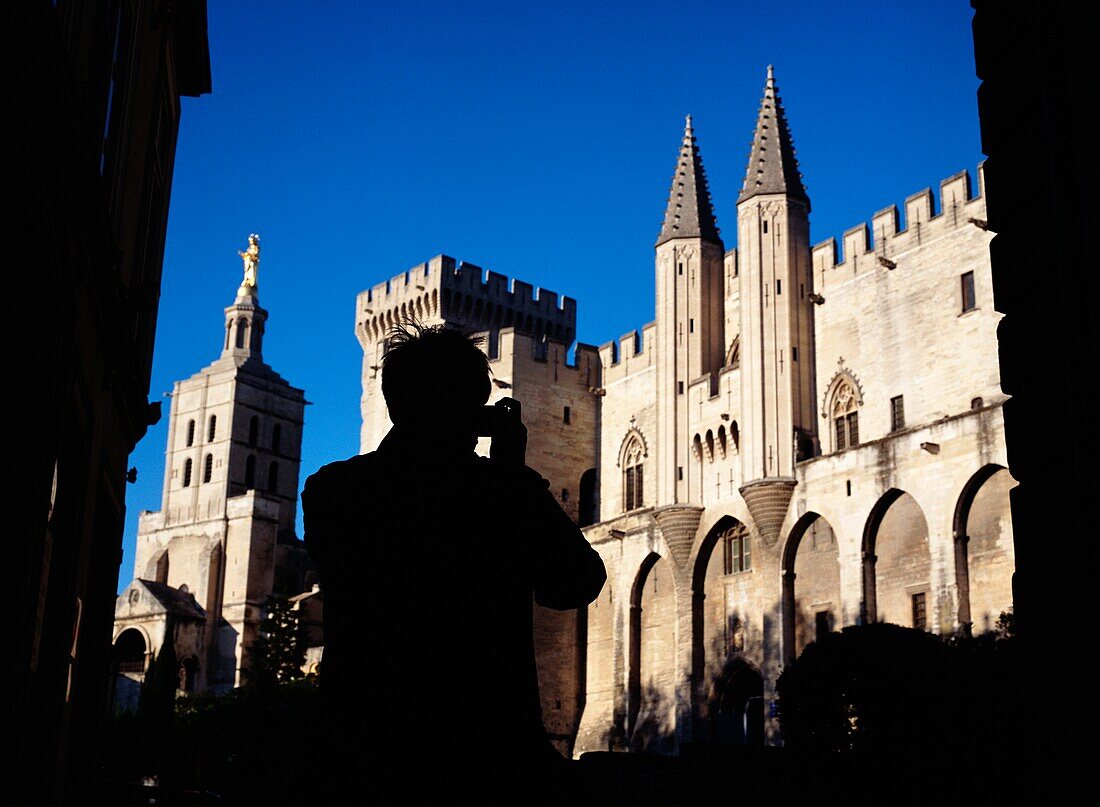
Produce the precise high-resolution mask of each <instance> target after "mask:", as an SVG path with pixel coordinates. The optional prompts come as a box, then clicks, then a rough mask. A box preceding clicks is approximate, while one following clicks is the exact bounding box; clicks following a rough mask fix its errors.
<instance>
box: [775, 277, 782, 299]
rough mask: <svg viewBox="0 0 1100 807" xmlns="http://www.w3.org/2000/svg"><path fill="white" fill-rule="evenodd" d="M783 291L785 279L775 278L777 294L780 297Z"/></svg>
mask: <svg viewBox="0 0 1100 807" xmlns="http://www.w3.org/2000/svg"><path fill="white" fill-rule="evenodd" d="M782 293H783V281H782V280H780V279H779V278H776V279H775V296H776V297H778V296H779V295H780V294H782Z"/></svg>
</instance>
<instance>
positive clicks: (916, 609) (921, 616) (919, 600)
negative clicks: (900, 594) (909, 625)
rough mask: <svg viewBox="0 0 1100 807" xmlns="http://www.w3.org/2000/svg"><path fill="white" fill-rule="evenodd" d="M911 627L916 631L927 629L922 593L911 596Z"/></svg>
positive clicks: (926, 614)
mask: <svg viewBox="0 0 1100 807" xmlns="http://www.w3.org/2000/svg"><path fill="white" fill-rule="evenodd" d="M913 627H914V628H916V629H917V630H927V629H928V613H927V610H926V605H925V599H924V593H923V592H921V593H920V594H914V595H913Z"/></svg>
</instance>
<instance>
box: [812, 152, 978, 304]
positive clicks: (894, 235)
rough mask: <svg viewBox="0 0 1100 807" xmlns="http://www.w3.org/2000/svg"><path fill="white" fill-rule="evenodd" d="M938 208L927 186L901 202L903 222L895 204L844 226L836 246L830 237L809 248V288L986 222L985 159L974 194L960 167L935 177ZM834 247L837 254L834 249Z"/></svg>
mask: <svg viewBox="0 0 1100 807" xmlns="http://www.w3.org/2000/svg"><path fill="white" fill-rule="evenodd" d="M939 201H940V208H939V210H938V211H937V209H936V196H935V195H934V194H933V193H932V189H931V188H924V189H923V190H920V191H918V192H916V193H914V194H912V195H910V196H908V197H906V199H905V202H904V204H903V209H904V212H905V219H904V222H902V221H901V219H900V216H899V212H898V207H897V205H890V206H889V207H886V208H883V209H882V210H880V211H878V212H877V213H875V214H874V216H872V217H871V222H870V225H868V223H867V222H861V223H860V224H857V225H856V226H854V227H850V228H849V229H847V230H845V231H844V234H843V235H842V236H841V243H840V249H838V245H837V241H836V239H835V238H827V239H825V240H824V241H822V242H821V243H819V244H816V245H815V246H814V248H813V251H812V255H813V270H814V288H815V290H816V291H817V292H818V293H822V290H823V289H825V288H828V286H830V285H835V284H836V283H842V282H844V281H847V280H850V279H851V278H853V277H855V276H856V275H858V274H861V273H863V272H868V271H872V270H875V269H894V268H896V267H897V264H898V262H899V261H904V258H905V253H906V252H908V251H910V250H913V249H916V248H918V247H920V246H921V245H922V244H924V243H927V242H929V241H931V240H933V239H936V238H939V237H941V236H943V235H945V234H947V233H948V232H951V231H954V230H958V229H960V228H964V227H979V228H982V229H984V227H985V163H984V162H983V163H979V164H978V194H977V195H974V194H972V192H971V185H970V174H969V173H968V172H967V171H966V170H962V171H960V172H958V173H957V174H953V175H952V176H949V177H947V178H946V179H944V180H943V181H941V182H940V192H939ZM838 253H839V254H838Z"/></svg>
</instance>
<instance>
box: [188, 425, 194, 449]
mask: <svg viewBox="0 0 1100 807" xmlns="http://www.w3.org/2000/svg"><path fill="white" fill-rule="evenodd" d="M194 444H195V421H194V420H189V421H187V445H188V446H193V445H194Z"/></svg>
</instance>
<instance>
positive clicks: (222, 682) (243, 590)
mask: <svg viewBox="0 0 1100 807" xmlns="http://www.w3.org/2000/svg"><path fill="white" fill-rule="evenodd" d="M266 321H267V312H266V311H265V310H264V309H263V308H261V307H260V305H259V298H258V294H257V290H256V287H255V286H254V285H252V286H249V285H246V284H245V285H242V286H241V287H240V289H238V291H237V296H236V299H235V300H234V302H233V304H232V305H231V306H229V307H228V308H226V309H225V334H224V337H223V347H222V354H221V356H220V357H219V358H218V360H217V361H215V362H213V363H212V364H210V365H208V366H207V367H205V368H204V369H202V370H201V371H199V372H198V373H196V374H195V375H193V376H191V377H190V378H188V379H185V380H183V381H177V382H176V384H175V386H174V388H173V390H172V408H171V414H170V416H169V423H168V445H167V449H166V452H165V471H164V494H163V505H162V507H161V509H160V510H158V511H156V512H149V511H144V512H142V513H141V515H140V517H139V520H138V537H137V549H136V553H135V558H134V581H133V582H132V583H130V585H129V586H128V587H127V588H126V589H125V590H124V591H123V592H122V593H121V594H120V595H119V597H118V601H117V605H116V609H115V631H114V634H115V635H114V641H115V644H116V646H118V645H119V640H120V638H121V637H122V636H123V635H124V634H126V633H127V632H128V631H134V630H136V631H138V632H139V634H140V638H141V639H142V641H143V646H144V654H145V656H146V657H148V656H150V655H152V654H155V653H159V652H160V649H161V647H162V645H163V643H164V641H165V640H166V637H167V636H169V635H173V636H174V640H175V651H176V655H177V657H178V658H179V659H180V662H181V665H184V664H186V665H190V670H189V671H188V672H189V674H188V675H187V676H183V677H181V681H182V682H184V683H185V686H184V687H182V688H185V689H188V688H190V689H194V690H206V689H212V690H215V691H223V690H225V689H229V688H231V687H234V686H237V685H239V684H240V683H241V674H242V670H245V669H247V668H248V664H249V656H248V654H249V648H250V647H251V645H252V643H253V642H254V641H255V640H256V638H257V637H258V634H259V626H260V622H261V621H262V619H263V616H264V610H265V607H266V605H267V600H268V597H269V596H271V595H272V594H277V595H281V596H288V595H296V594H298V593H299V592H303V591H308V590H309V589H310V586H311V584H312V578H313V573H312V567H311V565H310V563H309V560H308V557H307V556H306V554H305V550H304V547H303V545H302V543H301V541H300V540H299V539H298V538H297V537H296V535H295V534H294V520H295V510H296V508H297V501H298V471H299V464H300V462H301V446H302V426H303V411H304V409H305V403H306V401H305V397H304V395H303V393H302V390H300V389H296V388H295V387H292V386H291V385H290V384H289V383H287V382H286V381H285V380H284V379H283V378H282V377H280V376H279V374H278V373H276V372H275V371H274V370H272V369H271V368H270V367H269V366H268V365H267V364H265V363H264V361H263V357H262V350H261V349H262V344H263V334H264V326H265V324H266ZM150 592H154V593H153V594H151V593H150ZM156 594H159V595H160V596H159V599H158V597H157V596H156ZM167 601H170V604H171V605H172V606H173V607H168V606H166V605H165V602H167ZM184 612H186V613H184ZM200 618H201V624H200V625H198V626H197V627H196V628H195V629H193V630H192V629H188V630H187V631H184V632H183V633H181V630H182V628H181V625H183V624H184V623H185V622H186V624H188V625H191V624H192V623H194V622H195V621H196V619H200ZM169 622H171V623H172V624H171V626H169V624H168V623H169ZM169 631H171V633H170V632H169ZM184 634H186V636H187V639H186V641H185V640H184V638H183V637H184ZM137 638H138V635H136V634H130V636H129V638H128V640H127V642H128V643H127V644H126V645H125V647H126V648H128V649H129V648H131V647H136V646H137V643H136V639H137ZM319 643H320V642H318V644H319ZM129 652H131V653H132V652H133V651H132V649H130V650H129ZM121 663H122V664H123V665H126V664H129V665H130V666H133V667H136V665H135V664H134V660H133V659H130V660H128V661H127V660H123V661H122V662H121ZM128 674H129V676H130V677H131V678H135V679H136V678H140V676H141V671H140V670H136V669H135V670H130V671H129V673H128Z"/></svg>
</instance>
